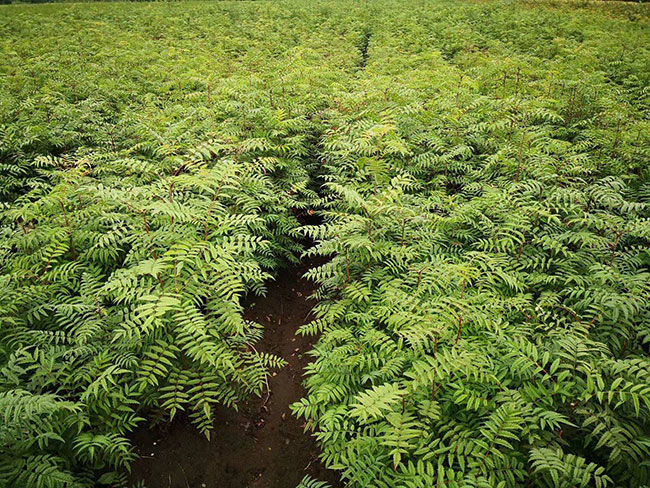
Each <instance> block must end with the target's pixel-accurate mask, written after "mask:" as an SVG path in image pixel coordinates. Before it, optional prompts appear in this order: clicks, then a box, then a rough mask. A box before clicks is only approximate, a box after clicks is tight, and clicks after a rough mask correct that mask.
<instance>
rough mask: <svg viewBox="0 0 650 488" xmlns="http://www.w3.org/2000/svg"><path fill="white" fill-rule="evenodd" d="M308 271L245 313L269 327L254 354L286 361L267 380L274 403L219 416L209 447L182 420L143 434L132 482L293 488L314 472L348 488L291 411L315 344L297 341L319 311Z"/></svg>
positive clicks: (280, 281) (284, 276)
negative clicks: (311, 297) (299, 332)
mask: <svg viewBox="0 0 650 488" xmlns="http://www.w3.org/2000/svg"><path fill="white" fill-rule="evenodd" d="M310 265H311V266H313V263H305V264H303V265H301V266H299V267H295V268H291V269H287V270H284V271H281V272H280V274H279V276H278V278H277V279H276V280H275V281H273V282H270V283H269V284H268V294H267V296H266V297H255V299H254V303H251V304H249V305H248V307H247V312H246V318H247V319H250V320H255V321H257V322H259V323H260V324H263V325H264V327H265V332H264V338H263V340H262V341H261V342H259V343H258V344H256V348H257V349H258V350H261V351H265V352H270V353H274V354H277V355H279V356H281V357H283V358H284V359H285V360H286V361H287V362H288V366H286V367H285V368H282V369H281V370H279V371H277V372H276V375H275V376H272V377H270V378H269V387H270V396H268V399H267V395H266V394H264V395H262V398H259V399H257V398H255V399H252V400H250V401H248V402H245V403H243V404H241V405H240V409H239V412H235V411H234V410H232V409H227V408H222V409H220V410H218V411H217V413H216V419H215V429H214V431H213V432H212V436H211V437H212V439H211V440H210V441H208V440H207V439H206V438H205V437H204V436H203V435H201V434H200V433H199V432H198V431H197V430H196V428H194V427H193V426H192V425H190V424H189V423H188V421H187V420H185V419H182V418H181V419H179V420H176V421H175V422H173V423H171V424H169V425H164V426H161V427H159V428H155V427H154V428H151V427H143V428H141V429H139V430H138V431H136V432H135V434H134V435H133V441H134V444H135V446H136V449H137V452H138V454H140V455H141V456H142V457H141V458H140V459H139V460H138V461H136V462H135V463H134V464H133V470H132V476H131V479H132V480H133V481H136V480H144V481H145V484H146V486H147V487H148V488H195V487H196V488H201V487H208V488H246V487H248V488H295V486H296V485H297V484H298V483H299V482H300V480H301V479H302V478H303V476H305V475H306V474H309V475H311V476H312V477H314V478H317V479H321V480H324V481H329V482H330V484H331V485H332V486H333V487H340V486H343V485H342V484H341V483H339V482H338V476H337V475H336V473H334V472H332V471H328V470H326V469H325V468H324V467H323V466H322V465H321V463H320V462H319V460H318V453H319V450H318V448H317V446H316V444H315V442H314V440H313V439H312V437H311V436H310V434H309V433H305V432H303V422H302V421H298V420H297V419H296V418H294V417H293V416H292V415H291V411H290V410H289V405H290V404H291V403H293V402H295V401H297V400H299V399H300V397H301V396H302V395H303V393H304V390H303V388H302V386H301V380H302V372H303V368H304V367H305V365H306V364H307V363H308V362H309V356H308V355H307V354H306V352H307V351H308V350H309V349H311V346H312V344H313V342H315V338H312V337H300V336H296V335H295V331H296V329H298V327H300V326H301V325H303V324H304V323H306V322H308V321H309V320H310V317H309V315H310V311H311V308H312V307H313V306H314V301H312V300H309V298H308V297H309V295H311V293H312V292H313V291H314V289H315V286H314V284H313V283H311V282H310V281H308V280H305V279H304V278H302V274H303V273H304V272H305V271H306V270H307V269H309V267H311V266H310Z"/></svg>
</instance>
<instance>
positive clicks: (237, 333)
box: [0, 3, 361, 488]
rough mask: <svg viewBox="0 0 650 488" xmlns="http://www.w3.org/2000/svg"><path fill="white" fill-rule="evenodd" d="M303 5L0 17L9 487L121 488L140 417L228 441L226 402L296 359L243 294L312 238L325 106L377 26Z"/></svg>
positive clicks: (3, 362)
mask: <svg viewBox="0 0 650 488" xmlns="http://www.w3.org/2000/svg"><path fill="white" fill-rule="evenodd" d="M293 7H294V8H292V9H291V11H289V10H287V9H286V8H284V7H282V6H276V5H270V4H254V3H253V4H246V5H244V4H241V3H229V4H207V3H203V4H164V5H163V4H160V5H156V6H153V7H152V6H149V5H132V6H129V7H128V8H125V6H124V5H118V4H106V5H92V6H91V5H81V4H77V5H56V6H52V5H51V6H43V7H39V8H38V10H36V9H34V8H32V7H11V10H6V11H4V12H3V15H0V30H1V31H3V32H6V33H7V35H6V36H2V39H0V52H1V53H2V56H1V59H2V60H1V61H0V73H1V75H2V79H3V80H4V82H3V83H2V85H1V86H2V88H0V164H1V165H0V175H1V176H0V178H1V181H0V187H1V188H2V190H1V191H2V194H1V195H0V196H1V198H2V201H3V202H4V203H3V205H4V206H3V208H2V214H1V217H0V269H2V272H1V274H0V485H3V486H20V487H39V488H40V487H66V488H69V487H83V486H97V485H111V486H126V485H128V467H129V464H130V462H131V461H132V460H133V459H134V458H135V454H134V452H133V450H132V447H131V444H130V441H129V439H128V438H129V433H130V432H131V431H132V430H133V429H134V428H135V427H136V426H137V425H139V424H142V423H143V422H146V421H157V422H167V421H171V420H173V419H174V418H175V417H177V416H179V415H184V416H187V417H189V419H190V420H191V421H192V422H193V423H194V424H195V425H196V426H197V428H198V429H200V430H201V431H202V432H204V433H205V434H206V435H208V436H210V433H211V432H212V431H213V430H214V429H215V428H216V435H219V426H218V425H216V426H215V425H214V424H213V422H214V415H213V413H214V409H215V407H216V406H217V405H227V406H231V407H233V408H237V403H238V402H239V401H241V400H242V399H244V398H247V397H249V396H250V395H259V394H261V393H262V390H263V388H264V387H265V386H264V385H265V384H266V383H267V376H268V374H269V372H270V370H271V369H272V368H278V367H281V366H282V365H283V361H282V360H281V358H279V357H276V356H274V355H270V354H266V353H263V352H259V351H258V350H257V349H256V347H255V343H256V342H257V340H258V339H259V338H260V337H261V335H262V333H263V329H262V326H261V325H259V324H257V323H253V322H250V321H247V320H244V319H243V316H242V312H243V310H242V305H241V304H240V301H241V298H242V297H243V296H244V295H246V294H250V293H254V294H261V293H264V291H265V287H266V286H267V282H268V281H269V280H270V279H271V278H272V276H273V274H274V272H275V271H276V270H277V269H278V267H280V266H282V265H285V264H286V263H290V262H295V261H296V260H297V256H299V254H300V252H301V251H302V249H303V247H302V244H301V243H300V241H301V240H302V236H301V235H300V234H298V233H297V228H298V227H299V225H300V222H299V218H301V214H302V213H304V212H305V211H306V210H307V209H310V208H311V205H313V202H314V201H315V199H316V193H315V191H314V187H315V183H314V181H313V180H312V177H311V173H313V172H314V171H313V170H312V167H313V166H314V164H315V163H314V162H313V161H314V156H313V142H312V139H313V138H314V137H315V134H317V133H319V132H320V131H321V129H320V128H319V124H320V121H319V118H318V116H317V114H318V112H319V111H320V110H322V109H323V108H325V107H326V106H327V104H328V99H327V98H326V94H327V90H329V87H330V86H332V82H333V81H337V80H338V79H339V78H341V77H342V76H344V75H345V74H346V73H347V72H349V71H352V70H353V69H354V67H356V64H357V57H358V51H357V49H356V47H355V46H356V42H357V38H358V37H359V36H360V35H361V34H360V33H359V32H358V26H357V23H358V22H357V20H356V17H355V16H354V15H352V16H351V17H348V16H347V14H348V13H349V12H348V11H347V9H346V10H343V9H340V8H339V9H336V10H333V9H331V8H330V7H328V6H327V5H324V6H323V7H322V8H321V9H320V10H317V11H312V10H311V6H309V5H302V4H299V3H297V4H295V5H294V6H293ZM4 13H7V14H8V15H4ZM314 32H316V34H314ZM213 435H214V434H213Z"/></svg>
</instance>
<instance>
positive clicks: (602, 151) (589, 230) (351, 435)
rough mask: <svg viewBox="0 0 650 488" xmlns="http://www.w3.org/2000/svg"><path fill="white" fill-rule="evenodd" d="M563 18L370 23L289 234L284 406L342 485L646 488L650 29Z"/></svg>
mask: <svg viewBox="0 0 650 488" xmlns="http://www.w3.org/2000/svg"><path fill="white" fill-rule="evenodd" d="M418 5H420V4H418ZM571 14H572V11H571V10H570V9H569V8H567V7H566V6H561V7H549V8H547V7H544V6H537V7H536V8H522V7H521V6H519V5H516V4H515V5H512V4H509V5H505V4H502V3H499V4H497V5H486V4H480V5H477V4H463V5H462V6H459V5H457V4H452V5H449V4H436V8H435V9H430V10H429V9H427V10H424V9H422V10H420V11H419V14H418V16H414V15H412V11H410V10H406V9H405V10H400V9H397V8H391V9H386V10H382V9H378V10H377V11H376V12H375V13H374V17H373V19H372V28H371V30H370V37H369V39H370V41H369V47H368V61H367V63H366V66H365V68H364V70H363V74H362V75H361V76H360V77H359V79H358V80H357V82H356V83H355V84H354V85H353V86H350V87H347V89H346V90H342V91H341V94H340V99H341V103H340V105H339V106H336V107H332V108H331V109H330V110H329V111H328V113H327V125H328V128H327V130H326V132H325V133H324V136H323V140H322V143H321V147H322V151H321V158H322V160H323V162H324V165H325V166H326V170H325V171H324V173H325V174H326V177H325V179H326V183H325V185H324V186H325V188H326V194H325V196H324V197H323V198H322V202H321V203H322V206H323V210H322V212H321V214H322V216H323V218H324V224H323V225H321V226H307V227H305V228H303V230H302V231H303V232H304V233H305V234H306V235H309V236H310V237H312V238H313V239H315V240H316V241H317V245H316V246H315V248H314V249H312V250H311V251H310V253H311V254H316V255H321V256H331V257H332V259H331V261H329V262H328V263H327V264H324V265H322V266H320V267H318V268H316V269H314V270H312V271H311V272H310V273H309V276H310V277H312V278H313V279H315V280H317V281H318V282H319V283H320V284H321V288H320V290H319V292H318V293H319V297H320V298H321V302H320V303H319V304H318V305H317V307H316V309H315V314H316V317H317V318H316V319H315V320H314V321H312V322H311V323H309V324H307V325H305V326H304V327H303V328H302V330H301V333H304V334H316V333H321V334H322V335H321V338H320V340H319V342H318V344H317V346H316V347H315V349H314V350H313V352H312V354H313V356H314V362H313V363H312V364H311V365H310V366H309V368H308V379H307V381H306V385H307V388H308V394H307V395H306V397H305V398H304V399H303V400H301V401H300V402H298V403H296V404H294V405H293V410H294V412H295V413H296V414H297V415H299V416H302V417H304V418H305V419H306V420H307V421H308V426H309V427H310V428H313V429H315V430H316V434H315V435H316V436H317V438H318V439H319V441H320V443H321V445H322V447H323V451H324V454H323V457H324V459H325V460H326V462H327V463H328V464H329V465H330V466H331V467H333V468H336V469H339V470H341V473H342V476H343V479H344V480H345V481H346V482H347V485H348V486H354V487H368V486H377V487H386V488H388V487H396V486H400V487H401V486H404V487H431V486H437V487H442V486H446V487H470V486H471V487H479V486H482V487H505V486H512V487H515V486H549V487H567V488H568V487H577V486H584V487H586V486H598V487H604V486H630V487H640V486H647V485H649V484H650V465H649V463H648V460H650V437H649V434H648V432H650V431H649V427H650V357H649V355H648V351H649V346H650V321H649V317H650V315H649V311H650V309H649V305H650V302H649V300H650V295H649V294H648V292H649V291H650V273H649V265H650V253H649V252H648V249H649V248H648V245H649V244H650V242H649V238H650V226H649V222H650V221H649V220H648V218H649V217H650V208H649V204H650V181H649V177H650V173H649V172H648V171H649V170H648V167H649V166H648V163H649V162H650V153H648V149H647V148H648V144H649V143H650V130H649V129H650V126H649V122H650V119H649V116H650V111H649V110H648V108H649V104H648V102H649V99H648V93H649V92H648V90H647V86H648V76H650V69H649V66H648V64H647V62H645V61H644V60H647V59H648V57H649V56H650V52H648V46H649V45H650V43H648V40H649V39H648V32H649V31H648V29H647V22H644V23H641V24H635V23H631V22H629V21H628V20H627V19H625V17H622V18H621V17H617V16H615V15H605V14H604V13H603V12H594V11H593V10H588V11H585V12H581V15H580V16H576V15H571ZM620 52H622V53H624V61H623V62H619V60H618V54H617V53H620Z"/></svg>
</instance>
